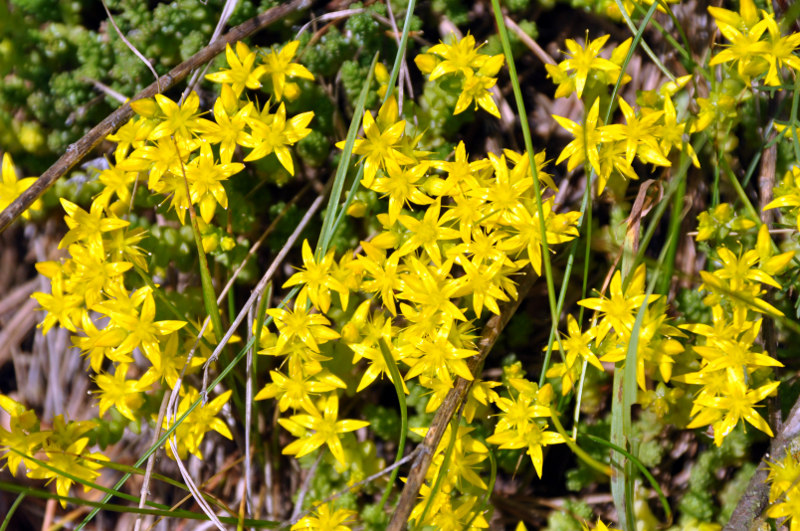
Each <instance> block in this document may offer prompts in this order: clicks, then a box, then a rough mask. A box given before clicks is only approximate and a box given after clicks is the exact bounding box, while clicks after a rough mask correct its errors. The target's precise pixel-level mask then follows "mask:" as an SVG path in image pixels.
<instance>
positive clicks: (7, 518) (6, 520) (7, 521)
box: [0, 492, 26, 531]
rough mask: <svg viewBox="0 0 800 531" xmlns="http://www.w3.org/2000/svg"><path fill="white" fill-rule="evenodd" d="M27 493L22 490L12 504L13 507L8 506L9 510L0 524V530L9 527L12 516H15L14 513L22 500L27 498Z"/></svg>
mask: <svg viewBox="0 0 800 531" xmlns="http://www.w3.org/2000/svg"><path fill="white" fill-rule="evenodd" d="M25 496H26V494H25V493H24V492H20V493H19V496H17V499H16V500H14V503H12V504H11V507H9V508H8V512H7V513H6V516H5V518H3V524H2V525H0V531H6V529H8V524H10V523H11V517H12V516H14V513H15V512H17V507H19V506H20V504H21V503H22V500H24V499H25Z"/></svg>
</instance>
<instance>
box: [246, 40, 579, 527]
mask: <svg viewBox="0 0 800 531" xmlns="http://www.w3.org/2000/svg"><path fill="white" fill-rule="evenodd" d="M465 39H470V40H467V41H466V44H469V43H470V42H472V41H471V37H467V38H465ZM434 52H435V53H437V54H439V55H440V56H441V57H443V58H445V61H443V62H441V63H439V66H440V67H441V68H439V70H438V71H437V73H436V74H434V73H432V74H431V77H433V76H434V75H445V74H449V73H457V74H459V75H464V76H479V75H488V74H487V72H488V71H487V70H485V69H484V70H483V71H480V67H481V65H486V64H489V61H492V62H493V63H495V62H498V60H497V59H492V58H489V59H486V58H485V56H481V55H480V54H477V53H475V51H474V50H472V44H469V46H466V47H465V41H461V42H460V43H458V44H454V45H452V46H449V45H444V44H441V45H438V46H437V47H435V50H434ZM431 57H432V56H431ZM465 57H466V58H465ZM482 57H483V58H482ZM462 63H463V65H462ZM425 64H426V63H425V62H424V61H423V65H425ZM454 65H461V66H459V67H456V66H454ZM470 65H472V66H470ZM473 67H474V68H475V72H472V71H471V70H470V69H471V68H473ZM497 68H499V66H492V71H493V72H496V70H497ZM423 70H425V69H424V67H423ZM432 71H433V70H432ZM363 128H364V136H363V137H362V138H359V139H358V140H357V141H356V143H355V146H354V153H355V154H358V155H361V156H362V158H361V163H362V164H363V166H364V176H363V179H362V181H361V185H362V186H364V187H365V188H367V189H370V190H372V191H374V192H377V193H378V194H382V195H383V197H385V198H387V199H388V201H387V202H386V211H385V212H383V213H380V214H378V216H377V219H378V221H379V222H380V224H381V226H382V231H380V232H379V233H378V234H376V235H375V236H374V237H372V238H371V239H370V240H369V241H362V242H361V245H360V247H361V252H356V253H354V252H353V251H346V252H345V253H344V254H342V255H341V258H340V259H338V260H337V259H336V258H335V254H334V251H329V252H328V253H327V254H325V255H324V256H322V255H320V254H317V255H315V254H314V253H313V252H312V251H311V246H310V245H309V243H308V242H307V241H306V242H304V243H303V253H302V256H303V266H302V268H301V269H300V271H299V272H297V273H296V274H295V275H293V276H292V277H291V278H290V279H289V280H288V281H287V282H286V283H285V284H284V287H290V286H295V285H298V286H302V288H301V290H300V292H299V293H298V296H297V298H296V300H295V302H294V305H293V307H292V308H291V309H287V308H284V309H272V310H268V314H269V315H270V316H272V317H273V318H274V322H275V326H276V328H277V335H273V334H271V333H270V334H268V335H267V337H266V339H265V340H264V341H262V345H263V346H264V347H265V348H263V349H262V350H261V353H262V354H267V355H271V356H280V357H281V358H282V359H283V360H284V361H283V362H282V363H281V365H282V367H284V370H283V371H279V370H274V371H271V373H270V374H271V380H272V381H271V382H270V383H268V384H267V385H266V386H265V387H264V388H263V389H262V390H261V392H260V393H259V394H258V396H257V397H256V398H257V399H266V398H276V399H278V403H279V407H280V410H281V411H284V412H285V411H287V410H289V409H291V410H292V414H290V415H289V416H288V418H284V417H282V418H280V420H279V422H280V424H281V426H283V427H284V428H285V429H286V430H287V431H289V432H290V433H291V434H292V435H293V436H295V437H296V440H295V441H294V442H293V443H291V444H289V445H288V446H286V447H285V448H284V449H283V453H285V454H291V455H296V456H298V457H300V456H303V455H306V454H308V453H310V452H312V451H314V450H316V449H317V448H320V447H322V446H323V445H326V446H327V448H328V449H329V450H330V451H331V453H332V455H333V456H334V458H335V459H336V461H337V462H338V463H339V466H344V465H345V463H346V462H347V457H346V456H347V454H348V452H350V451H352V450H351V448H352V446H349V445H348V444H347V441H348V440H352V439H348V438H347V436H346V434H347V433H348V432H351V431H354V430H358V429H359V428H362V427H365V426H366V425H367V423H366V422H364V421H357V420H350V419H348V420H339V418H338V413H339V408H338V403H339V402H338V395H339V393H340V392H341V390H342V389H344V388H345V387H346V385H345V383H344V382H343V381H342V380H340V379H339V378H338V377H336V376H334V375H333V370H332V368H333V366H334V365H337V364H340V363H341V356H342V352H341V350H340V349H339V348H336V347H335V346H334V345H333V340H338V341H339V342H340V343H343V344H344V345H347V347H349V348H348V350H349V351H350V352H351V353H352V363H353V364H355V365H363V369H361V370H362V371H363V372H362V376H361V379H360V381H359V383H358V386H357V389H356V391H357V392H360V391H362V390H364V389H365V388H367V387H369V386H370V385H372V384H373V383H374V382H375V381H376V380H377V379H378V378H383V377H386V378H389V379H392V378H393V377H392V372H393V370H392V369H393V367H391V365H395V366H398V367H399V368H405V370H404V373H405V374H404V376H403V380H404V381H403V382H401V383H402V387H403V388H404V389H406V392H408V388H407V387H406V384H407V383H410V382H412V381H414V382H415V383H416V385H420V386H422V387H423V388H424V389H425V392H426V393H427V394H428V395H429V398H428V403H427V406H426V411H428V412H432V411H435V410H436V409H437V408H438V407H439V405H440V404H441V402H442V400H443V399H444V397H445V395H446V394H447V393H448V391H450V390H451V389H452V388H453V386H454V383H455V379H456V378H457V377H460V378H464V379H466V380H470V381H472V382H473V387H472V391H471V393H470V398H469V400H468V403H467V405H466V409H465V420H466V421H467V422H471V421H472V419H473V417H474V415H475V411H476V410H477V409H478V408H485V407H486V406H487V405H489V403H490V402H495V403H496V404H497V405H498V407H500V408H501V409H503V410H505V411H506V414H508V415H509V420H508V422H507V423H506V424H503V427H502V429H499V430H498V432H497V435H496V436H495V438H496V440H495V441H494V442H495V443H496V444H499V445H501V446H502V447H504V448H521V447H524V448H528V451H529V453H530V455H531V458H532V460H533V462H534V463H536V464H537V470H539V471H540V472H541V463H542V451H541V446H543V445H545V444H554V443H556V442H561V441H560V438H559V437H558V436H557V435H556V434H551V433H549V432H546V431H544V428H545V427H546V424H544V423H543V422H542V418H543V417H544V416H546V415H542V414H541V412H542V409H543V408H544V407H545V406H537V407H538V409H535V411H533V413H532V415H527V414H524V413H520V412H519V411H517V410H519V408H523V409H524V408H525V407H527V406H523V405H520V404H521V403H525V404H531V403H532V401H535V400H539V401H546V396H545V395H547V393H548V392H549V393H550V394H549V395H547V396H550V395H552V391H547V390H546V389H543V390H542V391H537V390H536V389H535V387H536V386H535V385H534V386H533V388H531V387H530V385H532V384H530V383H529V382H528V384H527V385H522V383H520V385H522V387H520V388H519V389H517V390H516V391H514V395H513V396H511V397H509V398H500V397H499V396H498V395H497V393H495V392H494V391H492V387H494V386H495V385H497V384H496V383H492V382H482V381H479V380H477V379H476V377H475V376H474V375H473V370H472V369H471V368H470V366H469V364H468V360H469V359H470V358H472V357H473V356H475V355H476V354H477V353H478V350H477V345H476V344H475V341H474V338H475V336H474V333H473V332H472V330H473V328H474V326H475V323H476V322H477V321H478V320H480V319H482V318H483V317H484V316H485V315H487V313H488V314H499V313H500V306H499V304H500V303H501V302H503V301H509V300H511V299H514V298H516V297H518V293H517V289H516V283H515V282H514V276H515V275H517V274H519V273H520V272H521V270H522V269H523V268H526V267H531V268H532V269H533V270H534V271H535V272H536V273H537V274H540V273H541V269H542V245H543V242H542V240H541V234H542V229H543V228H544V232H545V233H546V237H547V244H549V245H554V244H558V243H562V242H565V241H569V240H571V239H572V238H574V237H576V236H577V235H578V233H577V227H576V223H577V221H578V218H579V214H578V213H577V212H566V213H556V212H555V208H556V206H555V203H554V197H553V196H552V194H550V196H549V197H548V198H547V199H545V200H544V201H543V205H542V206H543V212H544V219H540V217H539V213H538V210H537V206H536V201H537V198H536V195H535V193H534V186H533V179H534V175H533V174H532V172H531V166H530V159H529V158H528V154H520V153H516V152H514V151H511V150H505V151H504V152H503V153H502V154H494V153H490V154H489V155H488V156H487V157H486V158H483V159H478V160H473V161H470V159H469V155H468V154H467V152H466V148H465V145H464V143H463V142H460V143H459V144H458V145H457V146H456V148H455V152H454V153H453V155H452V160H438V159H433V158H431V156H430V153H428V152H425V151H422V150H420V149H419V148H418V145H419V144H420V143H421V142H422V140H423V135H421V134H414V133H410V132H409V126H408V124H407V122H406V121H405V120H403V119H401V117H400V114H399V108H398V104H397V101H396V100H395V99H394V98H393V97H390V98H388V99H387V100H386V101H385V103H384V104H383V105H382V106H381V108H380V110H379V112H378V114H377V116H373V115H372V113H371V112H370V111H366V113H365V115H364V119H363ZM544 158H545V157H544V154H543V153H540V154H537V155H536V156H535V160H534V163H535V164H536V165H537V167H538V169H537V175H538V178H539V180H541V181H542V182H543V183H544V184H543V187H544V188H545V189H547V187H548V185H549V186H550V187H552V186H553V185H552V180H551V179H550V177H549V176H548V175H547V174H546V173H545V172H544V169H543V164H544ZM334 294H335V296H334ZM334 310H336V311H334ZM487 310H488V312H487ZM342 312H345V313H344V314H342ZM334 315H337V316H342V315H344V316H346V317H345V319H341V318H340V319H338V322H332V320H331V318H330V317H329V316H334ZM522 381H523V380H520V382H522ZM547 389H549V386H548V388H547ZM530 393H533V394H530ZM543 393H544V394H543ZM517 394H518V395H517ZM539 395H541V396H539ZM548 413H549V410H548ZM453 429H455V428H453ZM458 430H459V432H458V437H457V439H456V442H455V446H454V450H452V452H455V453H454V454H452V455H451V457H450V463H451V465H450V467H451V468H449V472H450V473H448V475H447V478H446V479H445V480H444V486H443V487H441V486H440V488H439V489H437V491H436V493H435V494H433V493H432V491H431V488H430V487H425V488H427V490H425V488H424V489H423V501H422V502H420V505H419V506H418V507H417V509H416V511H415V513H414V514H413V515H412V518H415V519H417V520H418V521H421V522H425V523H430V524H431V525H436V526H444V527H445V528H449V527H452V526H453V525H455V527H459V526H460V525H463V524H464V523H465V522H468V521H472V525H473V526H477V527H484V526H485V525H486V522H484V521H483V518H482V517H481V516H479V515H478V513H475V512H474V511H475V510H476V509H475V504H476V503H477V500H478V498H477V497H476V496H475V495H474V493H473V492H472V491H471V490H470V488H469V487H468V485H473V486H478V487H482V488H485V483H484V482H483V480H482V479H481V478H480V477H479V475H478V473H477V472H476V471H475V470H474V469H475V468H476V467H477V466H478V465H479V463H481V462H482V461H484V460H485V459H486V455H487V452H488V449H487V448H486V447H485V446H484V445H483V444H482V443H480V442H479V441H478V440H474V439H472V438H471V437H470V436H469V433H470V432H471V431H472V428H469V427H465V426H460V427H458ZM534 430H537V431H536V433H537V434H539V436H540V439H541V440H539V439H536V437H535V436H534V435H533V433H534ZM448 433H449V432H448ZM535 439H536V440H535ZM449 441H450V439H448V437H447V436H445V439H444V440H443V441H442V443H441V445H440V447H439V450H438V452H443V451H444V450H443V449H444V448H447V447H448V445H449V444H450V442H449ZM490 442H492V441H490ZM443 459H444V456H443V454H441V453H437V456H436V457H435V459H434V466H433V467H432V468H431V469H430V470H429V472H428V473H429V479H431V481H432V482H433V481H434V479H435V478H436V477H437V475H438V471H439V468H438V467H440V466H441V463H442V460H443ZM453 463H456V465H455V466H456V468H455V470H457V473H455V474H453V473H452V471H453V470H454V468H452V466H453ZM456 491H458V492H461V493H462V494H461V497H456V496H455V492H456ZM425 492H428V493H431V495H432V496H434V498H432V499H431V498H429V497H428V496H426V495H425ZM426 507H427V509H426ZM457 522H460V523H461V524H460V525H458V524H456V523H457Z"/></svg>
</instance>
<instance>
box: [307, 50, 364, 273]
mask: <svg viewBox="0 0 800 531" xmlns="http://www.w3.org/2000/svg"><path fill="white" fill-rule="evenodd" d="M377 61H378V54H377V53H376V54H375V57H373V58H372V64H370V66H369V72H368V73H367V78H366V80H365V81H364V86H363V87H362V88H361V94H359V96H358V100H357V101H356V108H355V111H354V112H353V119H352V120H351V121H350V127H349V128H348V129H347V138H346V139H345V142H344V149H343V150H342V155H341V158H340V159H339V165H338V166H337V167H336V176H335V177H334V179H333V188H332V189H331V197H330V199H329V200H328V208H327V210H326V211H325V218H324V220H323V221H322V231H321V232H320V235H319V241H318V242H317V249H316V256H317V258H322V257H323V256H324V255H325V253H327V252H328V247H329V246H330V244H331V239H332V238H333V234H334V232H336V224H335V223H334V221H335V220H336V219H337V213H338V206H339V200H340V199H341V197H342V189H343V188H344V183H345V180H346V179H347V170H348V168H349V167H350V159H351V158H352V156H353V144H354V143H355V141H356V135H357V134H358V130H359V128H360V127H361V119H362V117H363V116H364V105H365V103H366V101H367V94H368V93H369V86H370V83H371V82H372V77H373V73H374V72H375V63H377ZM360 171H363V170H360ZM359 173H360V172H359ZM357 180H358V181H360V179H359V178H358V177H357ZM338 219H341V218H340V217H339V218H338Z"/></svg>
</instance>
